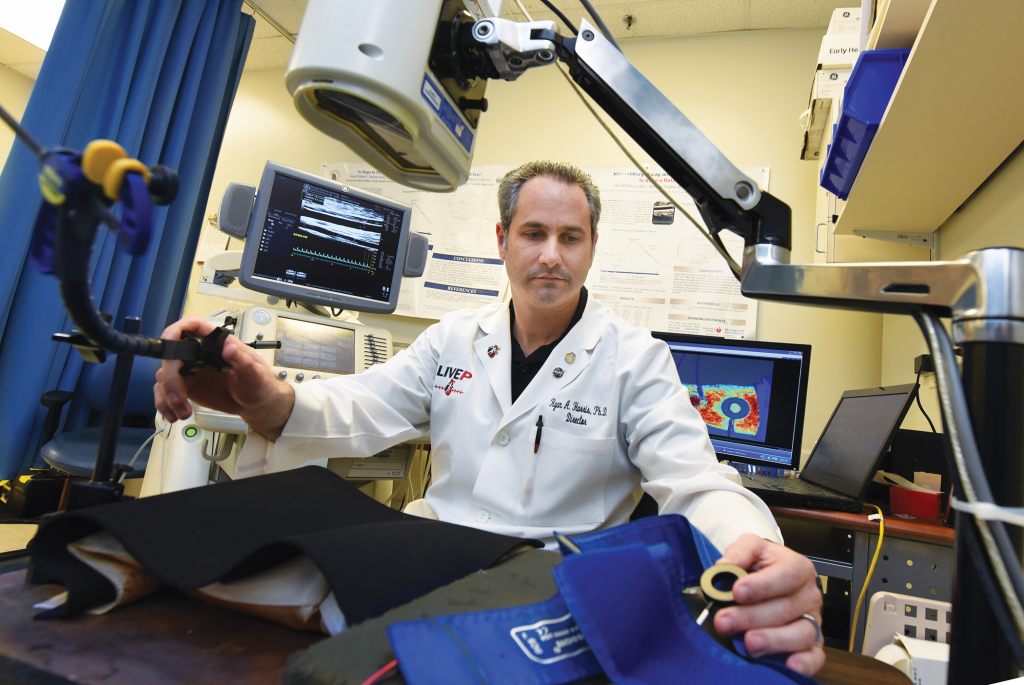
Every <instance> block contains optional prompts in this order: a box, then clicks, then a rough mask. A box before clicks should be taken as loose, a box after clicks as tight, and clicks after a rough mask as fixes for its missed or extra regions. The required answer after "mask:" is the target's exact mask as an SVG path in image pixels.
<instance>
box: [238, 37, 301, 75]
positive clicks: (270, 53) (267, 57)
mask: <svg viewBox="0 0 1024 685" xmlns="http://www.w3.org/2000/svg"><path fill="white" fill-rule="evenodd" d="M294 47H295V46H294V45H293V44H292V42H291V41H290V40H288V39H287V38H285V37H284V36H281V35H277V36H274V37H273V38H253V40H252V44H251V45H250V46H249V54H248V55H247V56H246V58H245V67H244V70H245V71H252V70H256V69H279V68H281V67H284V66H287V64H288V60H289V59H290V58H291V56H292V48H294Z"/></svg>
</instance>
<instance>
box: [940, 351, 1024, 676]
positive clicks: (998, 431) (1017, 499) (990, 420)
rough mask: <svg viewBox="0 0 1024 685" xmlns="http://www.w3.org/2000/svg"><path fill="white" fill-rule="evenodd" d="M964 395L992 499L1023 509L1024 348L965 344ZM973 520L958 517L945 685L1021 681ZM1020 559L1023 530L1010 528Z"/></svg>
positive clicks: (1011, 637)
mask: <svg viewBox="0 0 1024 685" xmlns="http://www.w3.org/2000/svg"><path fill="white" fill-rule="evenodd" d="M963 363H964V366H963V380H964V390H965V392H966V394H967V402H968V406H969V410H970V414H971V424H972V425H973V427H974V434H975V437H976V440H977V443H978V450H979V452H980V453H981V460H982V464H983V466H984V469H985V474H986V476H987V478H988V481H989V485H990V486H991V488H992V495H993V497H994V499H995V502H996V503H997V504H999V505H1002V506H1005V507H1020V506H1024V460H1022V459H1021V455H1022V454H1024V421H1021V416H1024V388H1022V387H1021V383H1020V379H1021V378H1024V345H1016V344H1010V343H990V342H975V343H965V344H964V362H963ZM968 526H974V523H973V521H972V520H970V517H968V516H964V515H961V516H960V517H959V520H958V521H957V532H956V559H957V561H956V578H955V579H954V584H953V616H952V618H953V624H952V627H951V629H950V632H951V642H952V644H951V645H950V655H949V672H948V682H949V683H950V684H951V685H961V684H968V685H975V684H976V685H988V684H989V683H997V682H1002V681H1004V680H1010V679H1012V678H1016V677H1017V675H1018V665H1017V664H1016V663H1015V661H1014V659H1013V656H1012V652H1011V650H1010V647H1009V644H1008V642H1007V637H1009V639H1011V640H1012V639H1015V635H1012V634H1011V635H1009V636H1004V635H1003V633H1002V631H1001V630H1000V629H999V625H998V623H997V621H996V617H995V614H994V612H993V611H992V607H991V605H990V604H989V600H988V597H987V596H986V594H985V592H984V590H983V588H982V585H981V579H980V576H979V573H978V570H977V569H976V568H975V567H974V565H973V563H971V559H970V553H969V549H968V548H967V540H966V534H967V529H968ZM1008 531H1009V534H1010V538H1011V542H1012V544H1013V546H1014V548H1015V550H1016V552H1017V558H1018V559H1020V558H1021V552H1022V550H1024V531H1022V530H1021V529H1020V528H1018V527H1015V526H1010V527H1008Z"/></svg>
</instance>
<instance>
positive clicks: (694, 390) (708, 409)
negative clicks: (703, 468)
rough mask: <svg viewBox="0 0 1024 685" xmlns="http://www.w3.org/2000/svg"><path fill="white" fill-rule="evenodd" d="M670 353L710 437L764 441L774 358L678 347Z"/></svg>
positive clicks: (691, 402)
mask: <svg viewBox="0 0 1024 685" xmlns="http://www.w3.org/2000/svg"><path fill="white" fill-rule="evenodd" d="M673 357H674V360H675V363H676V371H678V372H679V380H680V381H682V383H683V385H684V386H686V389H687V390H688V391H689V393H690V404H692V405H693V406H694V407H695V408H696V409H697V411H698V412H699V413H700V415H701V418H702V419H704V423H706V424H707V426H708V434H709V435H711V437H729V438H741V439H744V440H749V441H752V442H758V443H763V442H765V437H766V435H767V431H768V411H769V408H770V406H771V396H772V375H773V373H774V367H775V363H774V362H772V361H770V360H766V359H751V358H745V357H727V356H716V355H709V354H700V353H695V352H693V353H686V352H681V351H674V352H673Z"/></svg>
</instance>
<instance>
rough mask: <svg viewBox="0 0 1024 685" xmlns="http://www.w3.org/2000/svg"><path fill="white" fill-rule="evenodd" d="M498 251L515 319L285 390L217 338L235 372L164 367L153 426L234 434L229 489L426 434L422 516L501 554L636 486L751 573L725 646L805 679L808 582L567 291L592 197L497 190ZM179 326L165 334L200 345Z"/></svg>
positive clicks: (682, 415) (422, 342) (755, 509)
mask: <svg viewBox="0 0 1024 685" xmlns="http://www.w3.org/2000/svg"><path fill="white" fill-rule="evenodd" d="M499 209H500V211H501V214H502V216H501V222H500V223H498V224H497V226H496V238H497V242H498V250H499V254H500V256H501V258H502V259H503V260H504V261H505V266H506V270H507V272H508V276H509V282H510V287H511V291H512V301H511V302H510V303H501V304H497V305H490V306H486V307H482V308H481V309H478V310H463V311H459V312H454V313H452V314H449V315H447V316H445V317H444V318H443V319H442V320H441V321H440V322H439V323H437V324H435V325H434V326H431V327H430V328H428V329H427V330H426V331H425V332H424V333H423V334H422V335H421V336H420V337H419V338H418V339H417V340H416V341H415V342H414V343H413V344H412V345H411V346H410V347H409V348H408V349H407V350H405V351H404V352H400V353H399V354H397V355H396V356H395V358H394V359H393V360H391V361H389V362H388V363H386V364H383V365H380V366H374V367H372V368H370V369H368V370H367V371H366V372H364V373H362V374H359V375H355V376H347V377H344V378H338V379H332V380H330V381H323V382H310V383H303V384H301V385H297V386H294V387H293V386H291V385H289V384H287V383H284V382H281V381H279V380H278V379H277V378H276V377H274V375H273V374H272V372H271V371H270V369H269V367H268V366H267V365H266V364H265V363H264V361H263V358H262V357H261V356H260V355H259V354H258V353H256V352H255V351H254V350H251V349H250V348H248V347H246V346H245V345H242V344H240V342H239V341H237V339H236V338H234V337H233V336H232V337H231V338H229V340H228V342H227V343H225V345H224V350H223V355H224V358H225V360H227V361H228V362H229V363H230V364H231V366H232V370H231V371H230V372H228V373H226V374H215V373H213V372H208V371H207V372H201V373H200V374H199V375H197V376H196V377H193V378H189V379H182V377H181V376H179V375H178V374H177V369H178V368H179V367H180V362H164V367H163V369H161V371H160V373H158V375H157V380H158V382H157V384H156V386H155V388H154V392H155V394H156V404H157V409H158V410H159V411H160V412H161V413H162V414H163V415H164V416H165V417H166V418H167V419H168V420H171V421H173V420H176V419H178V418H186V417H187V416H189V415H190V413H191V408H190V407H189V405H188V402H187V401H186V397H188V398H191V399H192V400H193V401H194V402H196V403H198V404H201V405H204V406H209V407H212V408H214V409H218V410H221V411H225V412H229V413H233V414H238V415H240V416H241V417H242V418H243V419H245V421H246V422H247V423H248V425H249V427H250V431H249V436H248V437H247V440H246V445H245V449H244V450H243V452H242V454H241V455H240V456H239V461H238V466H237V468H236V476H243V475H255V474H258V473H264V472H269V471H277V470H282V469H287V468H294V467H297V466H299V465H300V464H303V463H306V462H309V461H311V460H315V459H319V458H323V457H324V456H327V455H329V454H332V453H333V454H348V455H351V456H363V455H368V454H373V453H375V452H377V451H379V450H380V449H383V448H385V447H388V446H390V445H392V444H395V443H397V442H401V441H402V440H405V439H408V438H413V437H416V436H417V435H420V434H422V433H423V432H424V430H425V429H427V427H429V429H430V435H431V445H432V450H433V452H432V471H433V483H432V485H431V487H430V489H429V490H428V492H427V495H426V498H425V502H421V503H420V511H421V512H423V513H426V515H433V516H436V517H437V518H439V519H441V520H443V521H449V522H453V523H460V524H464V525H469V526H474V527H478V528H482V529H486V530H490V531H493V532H496V533H502V534H506V535H519V536H524V537H532V538H538V539H542V540H545V541H546V542H548V541H551V540H552V531H553V530H555V529H557V530H558V532H560V533H564V534H575V533H582V532H586V531H590V530H594V529H597V528H601V527H607V526H610V525H616V524H619V523H623V522H625V521H626V520H627V519H628V517H629V514H630V512H631V511H632V509H633V507H634V506H635V505H636V502H637V499H638V490H637V486H638V485H639V486H641V487H642V488H643V490H644V491H646V492H648V493H649V494H651V496H653V497H654V498H655V499H656V500H657V501H658V504H659V511H660V512H661V513H679V514H683V515H685V516H687V517H688V518H689V520H690V521H691V522H692V523H693V524H694V525H696V526H697V527H698V528H700V529H701V530H702V531H703V532H704V533H705V535H707V536H708V537H709V538H710V539H711V541H712V542H714V543H715V544H716V545H717V546H718V547H719V548H720V549H724V550H725V551H724V556H723V559H722V561H723V562H724V563H733V564H737V565H739V566H741V567H743V568H747V569H749V570H751V571H752V573H751V574H750V575H748V576H747V577H746V578H744V579H742V580H740V581H738V582H737V583H736V584H735V586H734V588H733V592H734V595H735V597H736V599H737V602H738V605H737V606H735V607H731V608H726V609H723V610H720V611H719V612H718V613H717V614H716V615H715V627H716V629H717V630H718V631H719V632H720V633H721V634H732V633H735V632H741V631H746V637H745V640H746V645H747V648H748V650H749V651H750V652H751V653H753V654H754V655H761V654H767V653H775V652H794V654H793V655H792V656H791V657H790V658H789V662H788V664H789V666H790V667H791V668H794V669H796V670H799V671H802V672H804V673H808V674H811V673H814V672H816V671H817V670H818V669H819V668H820V667H821V665H822V664H823V663H824V652H823V651H822V648H821V646H820V644H816V638H817V630H816V626H815V625H814V624H813V623H812V622H811V621H807V620H801V618H803V617H805V616H806V615H813V616H814V617H815V619H816V620H818V621H820V613H819V610H820V605H821V595H820V592H819V591H818V589H817V587H816V584H815V571H814V566H813V564H811V562H810V561H809V560H807V559H806V558H805V557H803V556H801V555H799V554H797V553H795V552H793V551H791V550H789V549H787V548H785V547H783V546H782V545H781V544H778V543H780V542H781V536H780V534H779V531H778V528H777V527H776V526H775V523H774V520H773V518H772V516H771V513H770V512H769V511H768V509H767V508H766V507H765V505H764V504H763V503H762V502H761V501H760V500H759V499H758V498H756V497H754V496H753V495H751V494H750V493H749V492H747V491H746V490H745V489H744V488H743V487H742V486H741V485H740V484H739V478H738V476H737V475H736V473H735V471H734V470H733V469H731V468H728V467H725V466H722V465H720V464H718V463H717V460H716V459H715V455H714V451H713V449H712V447H711V443H710V440H709V438H708V433H707V429H706V427H705V425H704V423H703V422H702V421H701V418H700V416H699V414H698V413H697V412H696V410H694V408H693V407H692V405H691V404H690V399H689V395H688V393H687V391H686V389H685V388H684V387H683V386H682V384H681V383H680V382H679V379H678V375H677V374H676V371H675V367H674V366H673V364H672V359H671V354H670V352H669V350H668V348H667V346H666V345H665V344H664V343H663V342H660V341H656V340H654V339H653V338H652V337H651V335H650V333H649V332H648V331H647V330H645V329H640V328H635V327H633V326H630V325H629V324H627V323H626V322H624V321H623V320H621V319H619V318H618V317H616V316H614V315H613V314H612V313H611V312H609V311H608V310H607V309H606V308H604V307H603V306H601V305H600V304H598V303H597V302H596V301H594V299H593V298H590V297H589V296H588V294H587V291H586V289H585V288H583V282H584V280H585V279H586V276H587V272H588V270H589V269H590V267H591V265H592V263H593V258H594V249H595V246H596V244H597V239H598V235H597V222H598V219H599V217H600V196H599V194H598V190H597V188H596V187H595V186H594V185H593V184H592V182H591V181H590V179H589V177H588V176H586V175H585V174H584V173H583V172H581V171H580V170H579V169H577V168H576V167H573V166H572V165H568V164H558V163H551V162H536V163H531V164H526V165H524V166H522V167H520V168H519V169H516V170H514V171H512V172H510V173H509V174H508V175H507V176H506V177H505V178H504V179H503V180H502V183H501V186H500V188H499ZM212 328H213V326H212V324H209V323H207V322H203V321H201V320H199V319H196V318H193V317H190V318H186V319H183V320H182V321H180V322H178V323H176V324H174V325H172V326H171V327H169V328H168V329H167V330H166V331H165V332H164V337H165V338H170V339H177V338H178V337H180V334H181V332H182V331H185V330H191V331H197V332H198V333H199V334H205V333H207V332H209V330H212Z"/></svg>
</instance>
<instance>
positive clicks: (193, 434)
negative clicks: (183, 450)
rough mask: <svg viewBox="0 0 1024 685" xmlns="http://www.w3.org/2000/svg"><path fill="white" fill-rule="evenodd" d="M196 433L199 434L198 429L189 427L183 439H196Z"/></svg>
mask: <svg viewBox="0 0 1024 685" xmlns="http://www.w3.org/2000/svg"><path fill="white" fill-rule="evenodd" d="M198 433H199V429H198V428H196V427H195V426H189V427H188V428H186V429H185V437H186V438H194V437H196V435H197V434H198Z"/></svg>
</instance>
